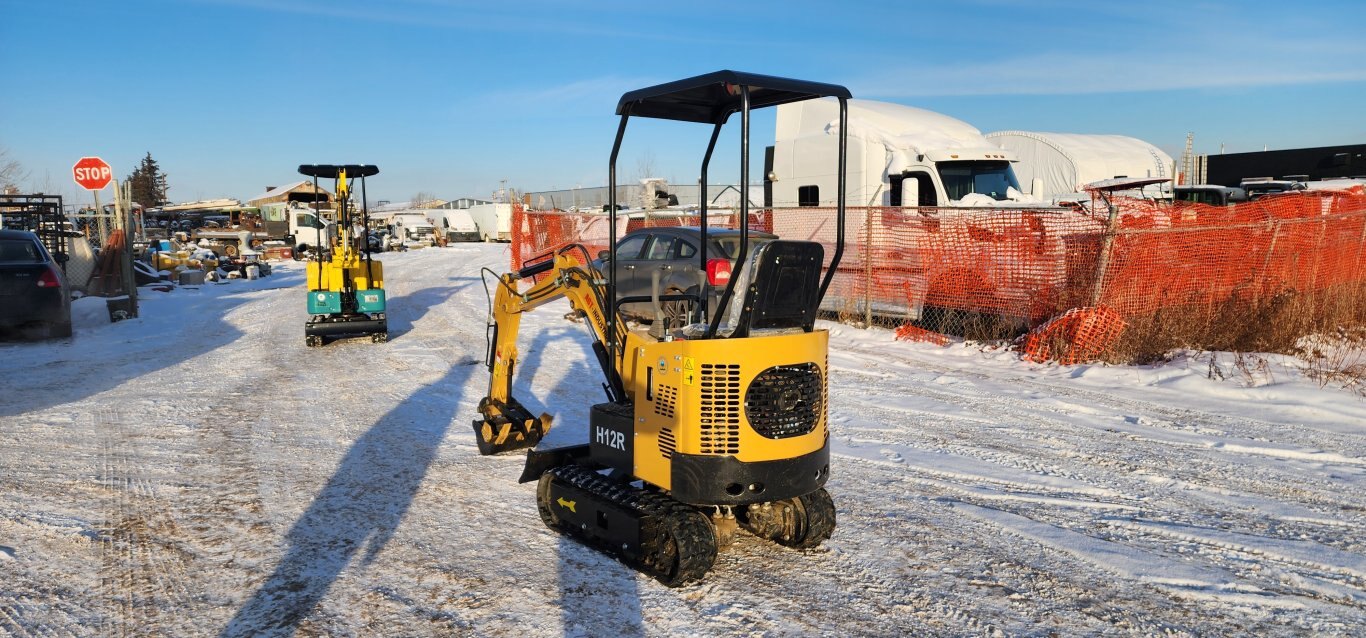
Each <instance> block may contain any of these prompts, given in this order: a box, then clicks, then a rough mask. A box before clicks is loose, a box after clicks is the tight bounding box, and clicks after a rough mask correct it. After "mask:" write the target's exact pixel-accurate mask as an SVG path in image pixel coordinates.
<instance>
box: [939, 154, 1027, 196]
mask: <svg viewBox="0 0 1366 638" xmlns="http://www.w3.org/2000/svg"><path fill="white" fill-rule="evenodd" d="M937 166H938V168H939V177H940V178H941V179H943V180H944V192H945V194H947V195H948V196H949V199H951V200H959V199H963V198H964V197H967V196H968V195H969V194H971V193H978V194H981V195H986V196H987V197H990V198H992V199H994V200H996V201H998V202H999V201H1004V200H1005V199H1006V189H1007V188H1014V189H1015V190H1017V191H1018V190H1020V182H1018V181H1016V180H1015V171H1013V170H1011V169H1010V162H983V161H976V160H970V161H961V162H938V163H937Z"/></svg>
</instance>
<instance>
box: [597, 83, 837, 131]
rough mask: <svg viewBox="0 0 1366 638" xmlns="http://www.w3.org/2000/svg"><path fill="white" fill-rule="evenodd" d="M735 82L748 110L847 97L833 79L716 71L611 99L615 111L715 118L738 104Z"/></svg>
mask: <svg viewBox="0 0 1366 638" xmlns="http://www.w3.org/2000/svg"><path fill="white" fill-rule="evenodd" d="M741 86H748V87H749V107H750V109H751V110H753V109H760V108H764V107H768V106H777V105H779V104H786V103H788V102H800V101H802V100H809V99H812V98H819V97H842V98H849V97H851V95H850V93H849V89H846V88H844V87H842V86H839V85H837V84H825V83H823V82H807V81H805V80H792V79H789V78H779V77H774V76H771V75H760V74H757V73H741V72H739V71H716V72H713V73H708V74H706V75H699V76H697V77H692V78H687V79H685V80H677V81H675V82H669V83H667V84H660V85H658V86H652V87H648V88H644V89H637V90H635V91H630V92H628V93H626V94H625V95H622V96H621V101H620V102H617V115H625V114H627V113H629V114H630V115H631V116H633V117H654V118H659V119H665V120H680V121H683V122H702V123H707V124H721V123H724V122H725V121H726V120H727V119H729V118H730V114H731V113H735V112H737V111H739V110H740V108H741V102H740V87H741Z"/></svg>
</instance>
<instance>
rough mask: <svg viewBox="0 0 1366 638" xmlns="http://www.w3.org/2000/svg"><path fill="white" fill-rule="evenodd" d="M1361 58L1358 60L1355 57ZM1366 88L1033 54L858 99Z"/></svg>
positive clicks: (1199, 66) (896, 84)
mask: <svg viewBox="0 0 1366 638" xmlns="http://www.w3.org/2000/svg"><path fill="white" fill-rule="evenodd" d="M1357 59H1361V58H1357ZM1326 82H1366V68H1361V67H1359V66H1356V67H1352V66H1349V65H1347V64H1341V65H1337V66H1329V67H1309V68H1306V67H1303V66H1300V65H1297V64H1292V63H1289V62H1279V61H1275V60H1273V61H1270V62H1269V63H1265V64H1258V63H1255V62H1254V63H1248V64H1241V63H1238V62H1236V61H1233V60H1224V59H1220V60H1199V59H1178V58H1174V57H1168V58H1166V59H1161V58H1156V59H1155V58H1153V57H1151V56H1145V55H1120V54H1111V55H1091V56H1084V57H1083V56H1074V55H1057V54H1053V55H1035V56H1024V57H1017V58H1010V59H1002V60H1000V61H998V62H994V63H978V64H971V65H945V66H923V67H903V68H897V69H889V70H887V71H884V72H879V73H872V74H866V75H863V76H859V77H857V78H856V79H853V80H851V81H850V82H849V84H850V88H851V89H853V90H854V91H855V94H856V95H860V96H866V97H889V98H901V97H915V96H955V95H1068V94H1086V93H1123V92H1148V91H1168V90H1178V89H1201V88H1235V87H1259V86H1276V85H1295V84H1317V83H1326Z"/></svg>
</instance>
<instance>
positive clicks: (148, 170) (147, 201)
mask: <svg viewBox="0 0 1366 638" xmlns="http://www.w3.org/2000/svg"><path fill="white" fill-rule="evenodd" d="M128 182H129V190H130V191H132V198H133V201H135V202H137V203H139V204H142V205H143V206H163V205H166V204H169V203H170V200H168V199H167V198H166V191H167V190H169V189H170V186H168V185H167V182H166V174H165V173H163V172H161V167H160V166H157V161H156V160H154V159H152V153H151V152H150V151H149V152H148V153H147V156H146V157H144V158H142V162H141V163H139V164H138V166H137V168H134V169H133V174H132V175H129V176H128Z"/></svg>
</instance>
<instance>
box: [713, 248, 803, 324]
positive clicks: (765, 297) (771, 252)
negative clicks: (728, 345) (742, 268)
mask: <svg viewBox="0 0 1366 638" xmlns="http://www.w3.org/2000/svg"><path fill="white" fill-rule="evenodd" d="M824 262H825V248H824V247H823V246H821V244H819V243H817V242H814V241H792V240H781V239H779V240H774V241H771V242H768V243H765V244H763V245H761V246H759V247H758V248H757V249H756V250H755V256H754V261H753V262H751V263H753V264H754V265H753V268H752V270H751V276H750V277H748V278H747V279H748V281H746V282H736V283H737V284H738V283H744V284H745V287H744V289H743V290H736V291H735V292H736V293H737V294H740V295H743V299H744V302H743V304H742V305H741V306H740V316H739V320H738V321H737V322H736V326H735V331H734V332H732V333H731V334H730V337H731V338H740V339H743V338H745V337H748V336H751V335H753V334H755V333H763V332H788V331H794V330H798V329H800V330H801V331H802V332H811V330H812V328H813V327H814V326H815V323H816V310H817V306H818V304H819V303H820V291H821V290H820V289H821V284H820V276H821V265H822V264H823V263H824Z"/></svg>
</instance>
